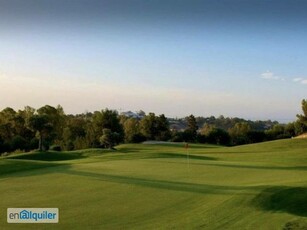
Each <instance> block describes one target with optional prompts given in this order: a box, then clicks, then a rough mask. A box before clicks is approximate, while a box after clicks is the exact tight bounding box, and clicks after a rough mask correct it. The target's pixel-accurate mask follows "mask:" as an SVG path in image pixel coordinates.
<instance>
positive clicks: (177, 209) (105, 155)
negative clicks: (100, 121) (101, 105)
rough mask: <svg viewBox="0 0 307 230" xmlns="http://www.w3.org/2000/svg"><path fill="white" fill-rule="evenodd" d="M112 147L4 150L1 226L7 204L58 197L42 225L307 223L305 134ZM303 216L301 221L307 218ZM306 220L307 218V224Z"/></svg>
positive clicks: (35, 203) (40, 203)
mask: <svg viewBox="0 0 307 230" xmlns="http://www.w3.org/2000/svg"><path fill="white" fill-rule="evenodd" d="M118 149H119V150H118V151H117V152H109V151H104V150H86V151H75V152H67V153H55V152H53V153H43V154H39V153H32V154H24V155H21V156H13V157H8V158H5V159H0V194H1V202H0V229H31V228H34V227H37V226H36V225H31V224H30V225H8V224H6V208H8V207H58V208H60V223H59V224H58V225H40V227H44V228H45V229H54V227H57V228H61V229H71V228H74V229H85V228H86V229H88V228H92V229H97V228H101V229H123V228H124V229H148V228H149V229H157V228H163V229H169V228H176V229H178V228H179V229H183V228H184V229H197V228H202V229H282V228H283V227H284V226H288V227H295V226H296V227H297V229H299V228H300V227H301V228H303V227H304V225H306V224H307V208H306V207H307V205H306V203H307V151H306V150H307V140H306V139H295V140H283V141H274V142H268V143H261V144H254V145H247V146H239V147H232V148H224V147H216V146H208V145H192V146H191V148H190V149H189V151H188V152H189V159H187V155H186V150H185V149H184V148H183V146H182V145H121V146H119V147H118ZM306 226H307V225H306ZM306 226H305V227H306Z"/></svg>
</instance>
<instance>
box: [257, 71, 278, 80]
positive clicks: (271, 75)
mask: <svg viewBox="0 0 307 230" xmlns="http://www.w3.org/2000/svg"><path fill="white" fill-rule="evenodd" d="M261 78H262V79H266V80H281V78H280V77H278V76H276V75H275V74H274V73H273V72H271V71H266V72H264V73H262V74H261Z"/></svg>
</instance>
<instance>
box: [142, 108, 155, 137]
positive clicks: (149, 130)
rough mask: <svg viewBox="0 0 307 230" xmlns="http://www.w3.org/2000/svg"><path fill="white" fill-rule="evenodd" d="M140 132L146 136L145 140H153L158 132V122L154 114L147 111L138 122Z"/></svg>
mask: <svg viewBox="0 0 307 230" xmlns="http://www.w3.org/2000/svg"><path fill="white" fill-rule="evenodd" d="M140 128H141V133H142V134H143V135H144V136H145V137H146V138H147V140H155V137H156V135H157V133H158V123H157V119H156V115H155V114H154V113H149V114H148V115H146V116H145V117H143V119H142V120H141V122H140Z"/></svg>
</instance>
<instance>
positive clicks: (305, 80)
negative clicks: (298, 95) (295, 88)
mask: <svg viewBox="0 0 307 230" xmlns="http://www.w3.org/2000/svg"><path fill="white" fill-rule="evenodd" d="M293 81H294V82H297V83H301V84H303V85H306V84H307V79H306V78H301V77H297V78H294V79H293Z"/></svg>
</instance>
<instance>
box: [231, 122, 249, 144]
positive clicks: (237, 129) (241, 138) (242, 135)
mask: <svg viewBox="0 0 307 230" xmlns="http://www.w3.org/2000/svg"><path fill="white" fill-rule="evenodd" d="M249 132H251V127H250V125H249V124H248V123H247V122H239V123H236V124H235V126H234V127H232V128H230V129H229V130H228V133H229V135H230V137H231V139H232V143H233V144H234V145H241V144H247V143H249V141H250V140H249V138H248V133H249Z"/></svg>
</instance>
